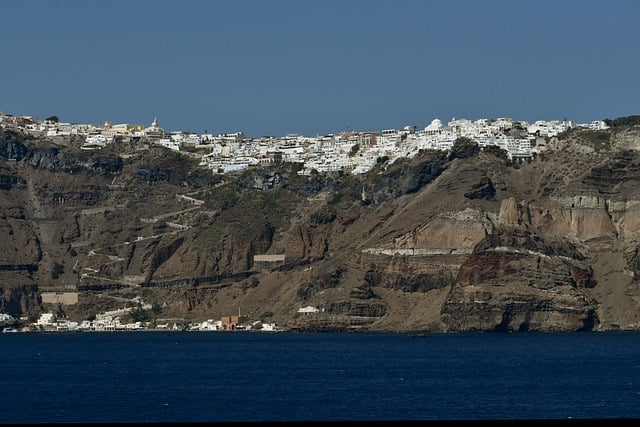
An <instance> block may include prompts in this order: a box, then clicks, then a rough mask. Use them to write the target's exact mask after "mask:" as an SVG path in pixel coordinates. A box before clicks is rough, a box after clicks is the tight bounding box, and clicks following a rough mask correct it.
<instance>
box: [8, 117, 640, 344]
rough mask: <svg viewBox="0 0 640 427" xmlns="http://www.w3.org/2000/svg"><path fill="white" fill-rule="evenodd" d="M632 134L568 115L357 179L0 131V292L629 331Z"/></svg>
mask: <svg viewBox="0 0 640 427" xmlns="http://www.w3.org/2000/svg"><path fill="white" fill-rule="evenodd" d="M603 135H604V136H603ZM638 147H640V131H639V130H638V129H636V128H633V127H630V128H622V129H614V130H611V131H607V132H604V133H603V132H598V133H597V135H595V136H594V134H593V133H590V132H588V131H579V130H575V131H573V132H569V133H568V134H567V135H564V136H563V137H561V138H558V139H552V140H550V141H548V142H547V144H546V148H545V149H544V150H543V151H542V152H541V154H540V155H539V156H538V157H537V158H535V159H534V160H532V161H530V162H522V163H517V164H515V165H514V164H509V163H508V162H506V161H505V158H504V154H503V153H501V152H500V151H499V150H480V149H479V147H478V146H477V145H475V144H474V143H473V142H472V141H468V140H461V141H460V143H459V144H457V145H456V147H454V149H453V150H452V151H451V152H450V153H444V152H424V153H421V154H419V155H418V156H416V157H415V158H413V159H405V160H403V161H397V162H395V163H393V164H389V163H384V162H382V163H380V164H378V165H377V166H376V167H375V168H374V169H373V170H372V171H371V172H370V173H368V174H365V175H363V176H358V177H355V176H351V175H349V174H342V173H336V174H312V175H311V176H300V175H298V174H297V173H296V172H297V169H296V168H295V166H294V165H288V164H284V165H279V166H271V167H265V168H258V169H251V170H246V171H240V172H237V173H234V174H229V175H224V176H220V175H212V174H211V173H210V172H209V171H206V170H202V169H200V168H199V167H198V166H197V162H198V161H197V159H195V158H192V157H190V156H189V155H181V154H179V153H175V152H172V151H170V150H166V149H164V148H162V147H157V146H153V145H147V144H129V143H125V142H122V141H117V142H115V143H113V144H111V145H110V146H109V147H107V148H105V149H103V150H101V151H90V152H87V151H82V150H80V149H79V142H78V141H75V140H73V139H72V140H62V139H59V140H46V139H30V138H27V137H25V136H24V135H21V134H18V133H14V132H10V131H5V132H2V133H1V134H0V236H1V238H2V239H3V240H4V241H5V245H3V246H2V247H0V289H1V293H0V297H1V298H2V300H3V302H4V305H3V306H4V310H5V311H7V312H9V313H10V314H12V315H14V316H19V315H31V316H32V317H33V316H34V315H36V314H37V313H39V312H41V311H43V310H51V309H52V308H53V309H55V307H51V306H50V305H47V304H42V302H41V301H42V300H41V298H40V295H41V293H42V292H46V291H48V292H78V293H79V302H78V304H75V305H72V306H67V307H64V311H65V312H66V313H67V315H68V316H69V317H70V318H74V320H82V319H85V318H87V317H89V316H91V315H92V314H95V313H97V312H99V311H104V310H108V309H113V308H122V306H135V305H136V304H137V303H138V297H140V298H142V299H143V300H144V301H145V302H149V303H152V304H155V305H156V306H157V307H160V312H159V313H157V316H158V317H159V318H160V319H181V320H184V321H201V320H205V319H218V318H220V317H221V316H224V315H229V314H233V313H236V312H237V311H238V309H239V308H240V309H241V310H242V312H243V314H246V315H247V316H249V318H250V319H251V320H263V321H270V322H276V323H278V324H279V325H281V326H286V327H290V328H294V329H304V330H363V329H365V330H394V331H412V330H449V331H469V330H474V331H574V330H606V329H617V328H622V329H638V327H639V326H638V325H640V310H638V309H639V308H640V292H639V287H640V285H639V284H638V280H639V278H640V215H638V213H639V210H640V190H638V188H640V187H638V185H637V184H638V181H639V180H640V166H639V165H640V156H639V155H638V152H637V151H636V150H637V149H638ZM257 255H274V256H273V257H272V258H269V257H267V258H264V259H263V260H261V261H259V262H258V261H256V260H255V258H254V257H255V256H257ZM306 306H314V307H318V309H319V310H320V311H319V312H318V313H310V314H299V313H298V309H299V308H301V307H306Z"/></svg>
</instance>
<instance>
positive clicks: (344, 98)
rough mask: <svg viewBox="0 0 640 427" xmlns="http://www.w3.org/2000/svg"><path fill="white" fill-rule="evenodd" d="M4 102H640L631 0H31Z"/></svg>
mask: <svg viewBox="0 0 640 427" xmlns="http://www.w3.org/2000/svg"><path fill="white" fill-rule="evenodd" d="M0 14H1V15H2V18H3V19H2V24H1V25H0V38H1V40H2V47H1V50H0V52H1V55H2V56H1V57H2V61H0V79H1V80H0V81H1V86H0V87H1V88H2V89H1V92H0V111H2V112H4V113H5V114H13V115H33V116H35V117H37V118H39V119H44V118H46V117H48V116H51V115H57V116H58V117H59V118H60V120H61V121H65V122H72V123H96V124H99V123H104V122H105V121H109V122H111V123H114V124H115V123H138V124H142V125H145V126H148V125H149V124H150V123H151V121H152V120H153V119H154V117H157V118H158V121H159V124H160V126H161V127H163V128H164V129H165V130H190V131H194V132H204V131H205V130H207V131H208V132H210V133H215V134H217V133H226V132H235V131H243V132H244V133H245V134H246V135H248V136H252V137H259V136H265V135H274V136H281V135H285V134H288V133H299V134H303V135H308V136H314V135H324V134H328V133H334V132H341V131H345V130H350V131H355V130H359V131H377V130H382V129H391V128H402V127H404V126H406V125H415V126H418V128H423V127H425V126H426V125H428V124H429V123H430V122H431V120H433V119H434V118H439V119H441V120H442V121H443V122H444V123H445V124H446V122H447V121H449V120H451V118H453V117H456V118H468V119H471V120H476V119H479V118H497V117H511V118H513V119H516V120H526V121H529V122H533V121H535V120H552V119H564V118H567V119H571V120H574V121H577V122H580V123H585V122H591V121H593V120H599V119H603V118H616V117H620V116H626V115H634V114H640V111H639V108H638V106H639V101H640V43H639V42H640V25H638V17H640V2H638V1H635V0H609V1H593V0H585V1H578V0H575V1H569V0H536V1H533V0H530V1H513V0H508V1H507V0H485V1H481V0H476V1H473V0H442V1H440V0H433V1H429V0H389V1H376V0H368V1H367V0H337V1H336V0H322V1H310V0H309V1H304V0H262V1H259V0H228V1H222V0H220V1H215V0H180V1H178V0H175V1H168V0H153V1H152V0H127V1H123V0H110V1H98V0H30V1H6V2H3V3H2V7H1V9H0Z"/></svg>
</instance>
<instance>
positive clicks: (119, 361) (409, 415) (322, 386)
mask: <svg viewBox="0 0 640 427" xmlns="http://www.w3.org/2000/svg"><path fill="white" fill-rule="evenodd" d="M0 366H1V367H2V371H1V373H0V387H1V388H2V395H1V398H0V417H1V418H0V423H7V424H22V423H29V424H32V423H124V422H133V423H143V422H163V423H164V422H171V423H174V422H230V421H234V422H235V421H243V422H279V421H367V420H369V421H374V420H377V421H394V420H398V421H411V420H504V419H507V420H540V419H543V420H544V419H556V420H558V419H570V418H571V419H603V418H606V419H634V418H640V333H630V332H620V333H558V334H534V333H475V334H474V333H448V334H445V333H441V334H440V333H438V334H427V335H426V337H424V338H411V337H408V336H407V335H404V334H376V333H342V334H339V333H289V332H279V333H260V332H172V333H166V332H105V333H87V332H71V333H40V334H38V333H17V334H0Z"/></svg>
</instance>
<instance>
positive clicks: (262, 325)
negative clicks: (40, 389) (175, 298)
mask: <svg viewBox="0 0 640 427" xmlns="http://www.w3.org/2000/svg"><path fill="white" fill-rule="evenodd" d="M141 308H142V309H150V308H151V305H148V304H146V305H143V306H141ZM131 311H132V308H122V309H119V310H112V311H108V312H104V313H100V314H98V315H96V318H95V319H93V320H83V321H82V322H75V321H69V320H67V319H64V318H61V319H59V318H58V317H57V316H56V315H55V313H51V312H47V313H42V314H41V315H40V317H39V318H38V320H37V321H36V322H34V323H33V324H31V325H28V326H26V327H25V328H24V329H23V330H17V329H16V328H13V327H8V328H3V332H31V331H38V332H70V331H78V332H110V331H144V330H173V331H236V330H237V331H242V330H245V331H259V332H278V331H281V330H282V329H281V328H279V327H278V326H277V325H276V324H275V323H267V322H262V321H253V322H249V318H248V317H247V316H241V315H240V313H238V315H233V316H223V317H222V318H220V319H219V320H213V319H207V320H205V321H202V322H193V323H189V324H184V323H182V322H168V321H164V322H155V323H153V324H152V322H149V321H134V322H129V323H123V322H121V318H122V317H123V316H124V315H126V314H128V313H130V312H131Z"/></svg>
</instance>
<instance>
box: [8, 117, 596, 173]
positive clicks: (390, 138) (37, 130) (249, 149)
mask: <svg viewBox="0 0 640 427" xmlns="http://www.w3.org/2000/svg"><path fill="white" fill-rule="evenodd" d="M577 126H579V127H586V128H590V129H595V130H600V129H606V128H607V125H606V124H605V123H604V121H594V122H592V123H589V124H576V123H574V122H572V121H569V120H562V121H560V120H552V121H542V120H539V121H536V122H534V123H531V124H529V123H527V122H524V121H514V120H512V119H508V118H499V119H495V120H488V119H479V120H475V121H471V120H467V119H455V118H454V119H452V120H451V121H449V122H448V123H447V125H446V126H445V125H444V124H443V123H442V122H441V121H440V120H439V119H434V120H433V121H431V123H430V124H429V125H428V126H426V127H425V128H424V129H417V128H416V127H415V126H405V127H404V128H402V129H385V130H382V131H379V132H342V133H336V134H330V135H324V136H315V137H309V136H302V135H298V134H289V135H285V136H282V137H272V136H268V137H260V138H249V137H246V136H245V135H244V134H243V132H235V133H226V134H218V135H213V134H209V133H203V134H198V133H193V132H184V131H172V132H166V131H165V130H164V129H162V128H161V127H160V126H159V125H158V120H157V119H154V120H153V122H152V123H151V125H150V126H148V127H143V126H142V125H132V124H115V125H113V124H111V123H109V122H105V123H104V124H103V125H91V124H71V123H60V122H58V121H51V120H45V121H40V120H37V119H34V118H33V117H30V116H21V117H14V116H10V115H4V114H2V113H0V127H14V128H18V129H19V130H22V131H24V132H29V133H33V134H38V135H43V136H52V137H53V136H66V135H68V136H71V135H79V136H81V137H84V141H85V142H84V144H83V145H82V148H83V149H87V150H95V149H100V148H103V147H105V146H106V145H107V144H109V143H111V142H112V141H113V140H114V138H115V137H122V138H126V139H129V140H132V141H138V140H143V139H145V140H147V141H148V142H151V143H155V144H160V145H163V146H166V147H168V148H171V149H173V150H183V149H185V148H187V147H192V148H195V149H197V150H195V151H196V152H197V153H201V154H200V155H201V163H200V164H201V165H202V166H206V167H209V168H211V169H212V170H213V171H215V172H220V173H225V172H230V171H234V170H238V169H243V168H246V167H248V166H252V165H258V164H261V163H272V162H282V161H284V162H296V163H300V164H302V165H303V167H302V168H301V171H300V172H299V173H301V174H309V173H311V172H312V171H313V170H316V171H318V172H326V171H344V172H349V173H353V174H361V173H365V172H367V171H368V170H369V169H371V168H372V167H373V166H374V165H375V164H376V163H377V161H378V159H379V158H383V157H384V158H386V159H388V160H389V161H390V162H393V161H395V160H397V159H399V158H411V157H413V156H414V155H415V154H417V153H418V152H419V151H420V150H449V149H450V148H451V147H452V146H453V144H454V143H455V141H456V139H458V138H460V137H467V138H470V139H473V140H475V141H477V142H478V144H479V145H480V146H481V147H484V146H487V145H496V146H498V147H500V148H503V149H505V150H506V152H507V155H508V157H509V158H510V159H512V160H513V159H522V158H529V157H532V156H533V155H534V154H535V153H536V152H537V151H539V150H541V149H543V147H541V146H540V144H532V142H533V141H536V140H537V139H540V138H544V137H553V136H557V135H558V134H559V133H561V132H563V131H566V130H568V129H570V128H572V127H577ZM513 129H518V130H519V131H520V132H518V133H515V134H517V135H519V136H518V137H515V136H513V135H514V133H513V132H512V130H513Z"/></svg>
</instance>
